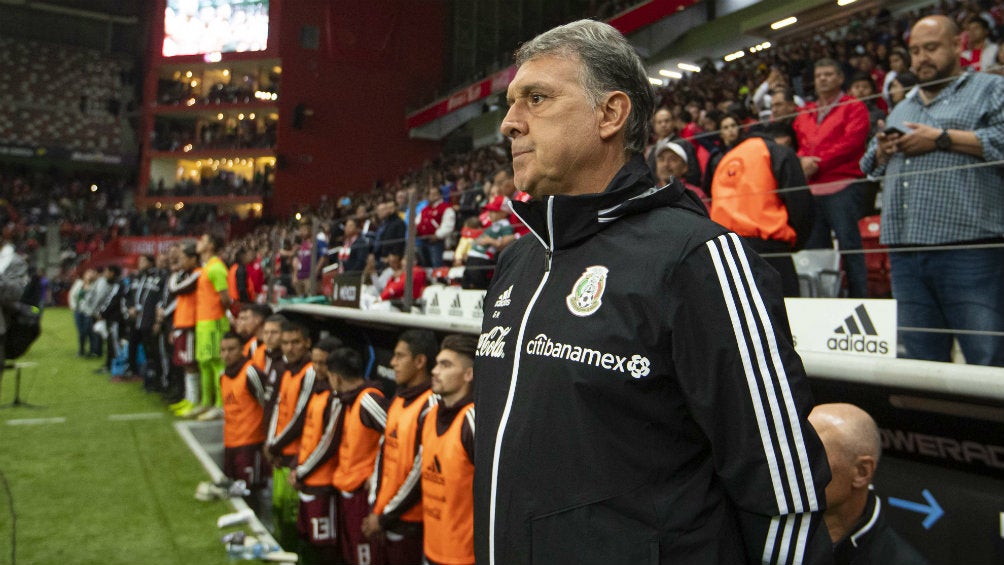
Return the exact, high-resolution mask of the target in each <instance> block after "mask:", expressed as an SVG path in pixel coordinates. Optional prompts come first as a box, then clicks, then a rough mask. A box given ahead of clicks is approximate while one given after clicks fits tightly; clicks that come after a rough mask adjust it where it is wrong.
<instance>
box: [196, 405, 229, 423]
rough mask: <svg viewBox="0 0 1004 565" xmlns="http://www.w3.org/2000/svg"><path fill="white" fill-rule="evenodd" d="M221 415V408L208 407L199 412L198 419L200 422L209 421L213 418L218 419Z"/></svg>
mask: <svg viewBox="0 0 1004 565" xmlns="http://www.w3.org/2000/svg"><path fill="white" fill-rule="evenodd" d="M222 417H223V409H222V408H218V407H214V408H210V409H209V410H206V411H205V412H203V413H202V414H199V418H198V420H199V421H200V422H211V421H213V420H219V419H220V418H222Z"/></svg>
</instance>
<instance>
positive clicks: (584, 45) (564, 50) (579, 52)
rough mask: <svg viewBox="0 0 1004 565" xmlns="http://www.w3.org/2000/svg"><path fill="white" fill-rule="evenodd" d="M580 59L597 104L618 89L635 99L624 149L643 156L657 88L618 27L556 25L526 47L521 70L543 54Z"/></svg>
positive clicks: (582, 75)
mask: <svg viewBox="0 0 1004 565" xmlns="http://www.w3.org/2000/svg"><path fill="white" fill-rule="evenodd" d="M548 55H551V56H556V57H568V58H573V57H577V58H578V59H579V60H580V61H581V62H582V71H581V72H580V73H579V82H580V83H581V84H582V89H583V90H585V91H586V96H587V97H588V98H589V101H590V102H591V103H592V104H593V106H599V104H600V103H601V102H602V101H603V98H604V97H605V96H606V95H607V94H608V93H610V92H613V91H615V90H619V91H621V92H624V93H625V94H627V96H628V98H629V99H630V100H631V113H630V115H628V119H627V123H626V124H625V131H624V150H625V151H626V152H628V153H642V152H643V151H644V150H645V144H646V143H648V137H649V116H651V115H652V110H653V108H654V106H655V103H654V101H653V96H652V85H651V84H650V83H649V81H648V75H647V74H646V73H645V67H644V66H643V65H642V62H641V58H639V57H638V54H637V53H636V52H635V50H634V47H632V46H631V44H630V43H628V41H627V39H625V38H624V36H623V35H621V32H619V31H617V30H616V29H615V28H614V27H613V26H611V25H609V24H605V23H603V22H597V21H593V20H579V21H577V22H572V23H570V24H565V25H563V26H559V27H556V28H554V29H552V30H550V31H546V32H544V33H542V34H540V35H538V36H537V37H535V38H533V39H531V40H530V41H527V42H526V43H524V44H523V45H522V46H521V47H520V48H519V50H518V51H516V56H515V59H516V66H517V67H518V66H522V65H523V64H524V63H526V62H527V61H529V60H531V59H535V58H537V57H543V56H548Z"/></svg>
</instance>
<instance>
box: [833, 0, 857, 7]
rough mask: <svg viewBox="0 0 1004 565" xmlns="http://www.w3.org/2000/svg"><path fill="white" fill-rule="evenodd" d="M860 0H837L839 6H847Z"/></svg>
mask: <svg viewBox="0 0 1004 565" xmlns="http://www.w3.org/2000/svg"><path fill="white" fill-rule="evenodd" d="M857 1H858V0H837V6H846V5H848V4H853V3H855V2H857Z"/></svg>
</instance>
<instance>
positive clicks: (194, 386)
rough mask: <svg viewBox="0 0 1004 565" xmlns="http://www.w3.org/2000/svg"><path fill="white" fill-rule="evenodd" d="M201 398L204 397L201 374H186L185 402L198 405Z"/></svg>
mask: <svg viewBox="0 0 1004 565" xmlns="http://www.w3.org/2000/svg"><path fill="white" fill-rule="evenodd" d="M200 396H202V376H201V375H200V374H199V373H185V400H188V401H189V402H191V403H192V404H198V403H199V397H200Z"/></svg>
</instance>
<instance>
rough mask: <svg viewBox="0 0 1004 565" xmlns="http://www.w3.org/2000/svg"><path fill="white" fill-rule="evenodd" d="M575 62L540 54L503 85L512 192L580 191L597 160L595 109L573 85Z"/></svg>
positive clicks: (577, 70) (597, 113)
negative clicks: (513, 175)
mask: <svg viewBox="0 0 1004 565" xmlns="http://www.w3.org/2000/svg"><path fill="white" fill-rule="evenodd" d="M581 68H582V65H581V63H580V62H579V60H578V58H574V59H569V58H563V57H553V56H546V55H545V56H541V57H537V58H535V59H531V60H530V61H527V62H526V63H524V64H523V66H521V67H520V68H519V70H518V71H516V76H515V78H513V81H512V83H510V84H509V91H508V96H507V98H508V101H509V112H508V113H507V114H506V116H505V119H504V120H502V126H501V128H500V129H501V131H502V134H503V135H505V136H507V137H509V138H510V139H512V158H513V161H512V163H513V169H514V170H515V173H516V175H515V179H514V180H515V185H516V188H517V189H518V190H522V191H525V192H527V193H529V194H530V195H531V196H534V197H539V196H543V195H548V194H571V193H575V192H578V191H582V190H583V189H586V190H589V189H591V188H594V187H588V186H585V184H586V183H585V182H584V180H585V179H586V178H590V174H591V173H592V171H593V165H592V164H593V163H595V162H598V161H600V160H601V157H602V149H603V145H602V141H603V140H602V139H601V138H600V136H599V123H600V120H601V118H602V114H601V110H599V109H598V108H595V107H594V106H593V104H592V103H591V102H590V101H589V99H588V98H587V96H586V92H585V90H583V88H582V85H581V84H579V74H580V72H581Z"/></svg>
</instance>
